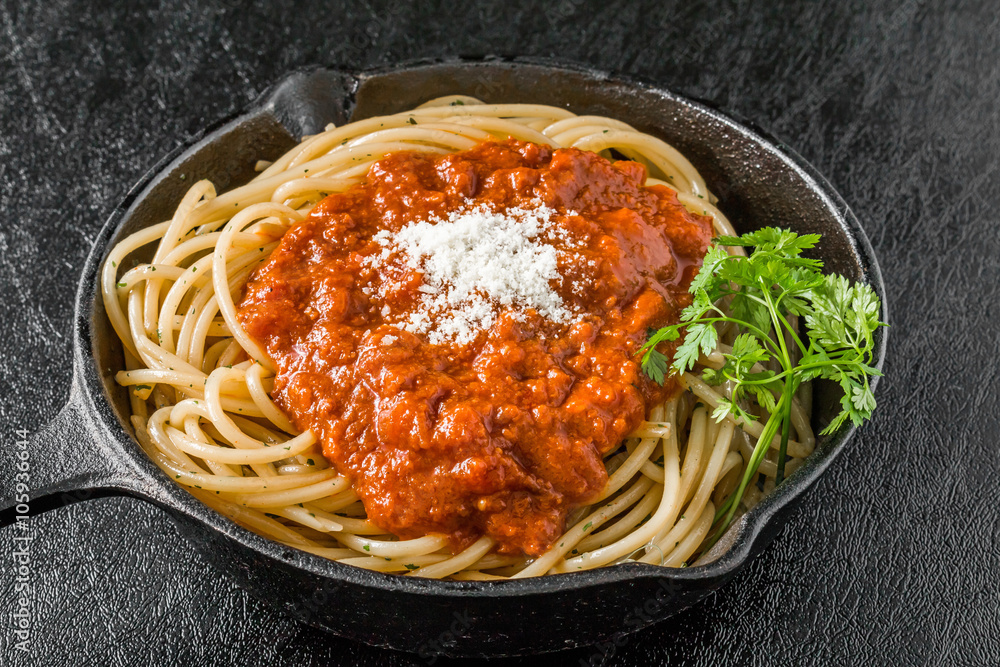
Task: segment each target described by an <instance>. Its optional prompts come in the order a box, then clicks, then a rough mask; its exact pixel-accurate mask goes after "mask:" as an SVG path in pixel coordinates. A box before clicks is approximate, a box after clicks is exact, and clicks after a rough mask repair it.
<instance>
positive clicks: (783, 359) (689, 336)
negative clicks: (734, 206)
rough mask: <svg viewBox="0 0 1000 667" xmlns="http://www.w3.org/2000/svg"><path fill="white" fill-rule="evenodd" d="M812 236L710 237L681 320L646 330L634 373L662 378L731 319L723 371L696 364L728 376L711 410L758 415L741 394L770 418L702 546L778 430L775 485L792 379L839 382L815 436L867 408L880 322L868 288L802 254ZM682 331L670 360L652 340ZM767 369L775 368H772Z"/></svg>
mask: <svg viewBox="0 0 1000 667" xmlns="http://www.w3.org/2000/svg"><path fill="white" fill-rule="evenodd" d="M819 239H820V236H819V234H801V235H799V234H796V233H794V232H792V231H789V230H785V229H777V228H774V227H765V228H764V229H760V230H758V231H755V232H750V233H748V234H744V235H742V236H740V237H731V236H725V237H721V238H717V239H715V244H714V245H713V246H712V247H711V248H710V249H709V251H708V253H707V254H706V255H705V259H704V262H703V264H702V268H701V270H700V271H699V272H698V274H697V275H696V276H695V278H694V280H692V282H691V287H690V292H691V294H692V295H693V300H692V303H691V305H690V306H688V307H687V308H685V309H684V310H683V311H682V313H681V317H680V323H678V324H675V325H672V326H668V327H664V328H662V329H660V330H658V331H656V332H651V335H650V336H649V338H648V339H647V341H646V344H645V345H644V346H643V348H642V350H641V351H642V352H643V357H642V368H643V370H644V371H645V372H646V374H647V375H648V376H649V377H650V378H651V379H652V380H654V381H655V382H657V383H660V384H662V383H663V380H664V378H665V376H666V375H668V374H678V375H680V374H682V373H685V372H687V371H688V370H691V369H692V368H694V366H695V364H696V363H697V361H698V359H699V358H700V357H701V356H702V355H707V354H709V353H711V352H712V351H713V350H714V349H715V348H716V345H717V343H718V328H717V327H718V326H720V325H723V324H724V323H733V324H735V325H736V326H737V327H738V329H739V331H740V332H741V333H739V335H738V336H736V339H735V340H734V341H733V346H732V350H731V351H729V352H725V353H723V357H724V359H725V363H724V365H723V366H722V368H720V369H714V368H705V369H704V370H703V371H702V379H703V380H704V381H705V382H707V383H708V384H710V385H716V386H718V385H721V384H723V383H724V382H728V383H730V385H729V386H730V392H729V393H730V396H729V397H725V396H724V397H722V398H721V400H720V401H719V404H718V406H717V407H716V408H715V411H714V412H713V413H712V416H713V417H714V418H715V419H716V420H717V421H722V420H723V419H724V418H726V416H728V415H730V414H731V415H733V417H735V418H736V419H737V420H738V421H739V420H743V421H745V422H748V421H755V420H756V419H757V416H756V415H755V414H753V413H752V412H751V411H750V410H749V409H747V408H746V407H745V406H746V405H747V402H746V399H748V398H753V399H755V400H756V401H757V403H758V404H759V405H760V406H761V407H762V408H764V409H765V410H766V411H767V413H768V414H769V417H768V419H767V422H766V423H765V425H764V427H763V433H762V434H761V437H760V438H759V439H758V442H757V445H756V447H755V448H754V451H753V453H752V455H751V456H750V460H749V461H748V462H747V467H746V471H745V472H744V474H743V478H742V480H741V481H740V485H739V487H738V488H737V490H736V492H735V493H733V494H731V495H730V497H729V498H728V500H727V501H726V502H725V503H724V504H723V505H722V506H721V507H720V508H719V509H718V511H717V513H716V516H715V523H718V522H719V520H720V519H721V520H722V521H721V524H719V528H718V530H717V531H716V533H715V534H714V536H713V537H712V538H711V540H710V541H709V545H711V544H713V543H714V542H715V540H717V539H718V538H719V537H720V536H721V535H722V533H723V532H725V529H726V528H727V527H728V526H729V524H730V522H731V521H732V519H733V515H734V514H735V512H736V509H737V508H738V507H739V503H740V500H741V499H742V498H743V494H744V492H745V491H746V488H747V486H748V485H749V484H750V482H751V481H752V480H754V479H756V474H757V469H758V468H759V467H760V463H761V461H762V460H763V459H764V455H765V454H766V453H767V450H768V448H769V447H770V445H771V442H772V441H773V439H774V437H775V436H776V435H777V434H778V432H779V430H780V433H781V436H780V441H779V443H780V444H779V448H778V460H777V475H776V478H775V483H776V484H780V483H781V482H782V480H783V478H784V471H785V458H786V452H787V448H788V437H789V428H790V426H791V412H792V399H793V397H794V396H795V392H796V390H797V389H798V388H799V385H800V384H801V383H803V382H806V381H808V380H812V379H814V378H826V379H828V380H832V381H834V382H836V383H838V384H839V385H840V387H841V388H842V389H843V392H844V395H843V398H842V399H841V401H840V405H841V408H842V409H841V411H840V413H839V414H838V415H837V416H836V417H834V419H833V421H831V422H830V424H829V425H827V426H826V428H824V429H823V431H822V432H821V435H825V434H828V433H832V432H834V431H836V430H837V429H838V428H840V426H841V425H842V424H843V423H844V422H845V421H846V420H848V419H850V420H851V422H852V423H854V424H855V425H858V426H860V425H861V424H862V423H863V422H864V421H865V420H866V419H868V418H870V417H871V414H872V410H874V409H875V396H874V394H873V393H872V388H871V384H870V381H869V378H870V377H872V376H876V375H881V373H880V372H879V371H878V369H876V368H874V367H873V366H872V364H873V363H874V354H875V351H874V333H875V330H876V329H877V328H878V327H880V326H886V325H885V323H884V322H881V321H880V320H879V314H880V312H881V303H880V301H879V298H878V296H877V295H876V294H875V293H874V292H873V291H872V289H871V287H869V286H868V285H864V284H861V283H854V284H852V283H851V282H850V281H849V280H847V279H846V278H844V277H843V276H839V275H835V274H830V275H824V274H823V273H822V268H823V263H822V262H820V261H819V260H816V259H810V258H808V257H803V256H802V253H803V251H806V250H809V249H810V248H812V247H814V246H815V245H816V243H817V242H818V241H819ZM734 246H742V247H746V248H750V247H752V248H753V249H754V250H753V252H752V253H751V254H750V255H749V256H744V255H742V254H730V252H729V251H728V250H727V248H728V247H734ZM726 303H728V312H727V310H725V309H724V305H723V304H726ZM790 315H795V316H798V317H800V318H802V319H803V320H804V321H805V336H802V335H800V334H801V331H799V329H798V328H797V327H795V326H792V325H791V324H790V323H789V316H790ZM682 333H683V335H684V339H683V341H681V343H680V344H679V345H678V347H677V349H676V351H675V353H674V356H673V360H672V361H671V360H670V359H669V358H668V357H667V356H666V355H665V354H664V353H663V352H661V351H660V350H658V349H657V346H658V345H659V344H660V343H662V342H664V341H676V340H678V339H679V338H680V337H681V334H682ZM796 357H798V362H797V363H796V362H794V361H793V359H795V358H796ZM774 361H776V362H777V363H776V364H775V363H773V362H774ZM769 362H771V363H769ZM767 365H770V366H771V368H769V367H767ZM775 366H776V367H779V368H780V369H781V370H780V371H775V370H772V368H773V367H775Z"/></svg>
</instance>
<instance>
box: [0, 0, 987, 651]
mask: <svg viewBox="0 0 1000 667" xmlns="http://www.w3.org/2000/svg"><path fill="white" fill-rule="evenodd" d="M538 4H539V5H541V3H538ZM163 5H166V6H163ZM163 5H161V3H154V2H137V3H120V5H119V6H116V7H115V8H103V7H99V6H98V5H96V4H88V3H73V2H65V1H62V0H57V1H54V2H41V1H32V2H27V1H24V2H18V1H13V0H12V1H6V0H5V1H3V2H0V23H2V33H0V313H2V320H0V359H2V361H0V438H2V449H3V450H4V451H7V452H9V451H10V449H11V448H12V446H13V443H14V440H15V439H16V430H17V429H20V428H24V429H29V430H35V429H37V428H38V427H39V426H40V425H41V424H43V423H44V422H46V421H47V420H48V419H50V418H51V417H52V416H53V415H54V414H55V412H56V411H57V410H58V408H59V407H60V406H61V405H62V403H63V401H64V400H65V397H66V392H67V382H68V380H69V360H70V338H69V329H70V317H71V308H72V295H73V291H74V287H75V284H76V280H77V274H78V271H79V267H80V266H81V265H82V262H83V260H84V257H85V256H86V254H87V252H88V250H89V248H90V243H91V239H92V238H93V237H94V236H95V234H96V232H97V230H98V228H99V227H100V225H101V224H102V222H103V220H104V219H105V217H106V215H107V214H108V212H109V211H110V210H111V209H112V208H113V207H114V205H115V204H116V203H117V201H118V200H119V199H120V198H121V197H122V196H123V195H124V193H125V192H126V191H127V189H128V188H129V186H130V185H131V183H133V182H134V181H135V180H136V179H138V177H139V176H140V175H142V174H143V173H144V171H145V170H146V169H147V168H149V167H150V166H151V165H152V164H154V162H155V161H156V160H157V159H158V158H159V157H160V156H162V155H163V154H165V153H166V152H168V151H169V150H171V149H173V148H174V147H176V146H177V145H179V144H180V143H181V142H182V141H183V140H184V138H185V137H188V136H190V135H191V134H193V133H195V132H196V131H198V130H199V129H200V128H202V127H203V126H205V125H207V124H209V123H211V122H213V121H215V120H217V119H219V118H221V117H223V116H225V115H228V114H230V113H231V112H233V111H236V110H238V109H239V108H241V107H242V106H244V105H245V104H246V103H247V102H249V101H250V100H251V99H253V98H254V97H255V96H256V95H257V93H259V92H260V91H261V90H263V89H264V88H265V87H266V86H267V85H268V84H269V83H270V82H272V81H274V80H275V79H277V78H278V77H280V76H281V75H283V74H284V73H286V72H288V71H289V70H292V69H294V68H297V67H299V66H302V65H307V64H313V63H320V64H341V65H345V66H347V67H348V68H358V67H362V66H370V65H379V64H391V63H397V62H400V61H403V60H409V59H413V58H420V57H437V56H448V55H482V54H490V53H500V54H512V55H530V56H557V57H560V58H565V59H570V60H575V61H578V62H581V63H585V64H590V65H593V66H597V67H599V68H604V69H608V70H613V71H618V72H623V73H627V74H633V75H638V76H642V77H646V78H649V79H652V80H654V81H656V82H658V83H660V84H663V85H665V86H666V87H669V88H672V89H674V90H676V91H678V92H681V93H684V94H687V95H690V96H693V97H697V98H702V99H707V100H710V101H712V102H714V103H716V104H718V105H719V106H721V107H722V108H724V109H728V110H730V111H733V112H735V113H737V114H739V115H741V116H743V117H745V118H748V119H750V120H752V121H753V122H755V123H757V124H758V125H760V126H762V127H764V128H765V129H767V130H769V131H770V132H772V133H773V134H775V135H776V136H778V137H779V138H781V139H783V140H785V141H786V142H787V143H788V144H789V145H791V146H793V147H794V148H795V149H796V150H798V151H799V152H800V153H801V154H802V155H803V156H805V157H806V159H808V160H810V161H811V162H813V164H815V165H816V166H817V167H818V168H819V170H820V171H821V172H823V173H824V174H826V175H827V176H828V177H829V178H830V180H831V181H832V182H833V184H834V185H835V186H836V187H837V188H838V189H839V190H840V192H841V193H842V194H843V196H844V198H845V199H846V200H847V201H848V203H849V204H850V205H851V206H852V207H853V209H854V211H855V213H856V214H857V215H858V218H859V219H860V220H861V222H862V225H863V226H864V228H865V229H866V230H867V232H868V235H869V236H870V238H871V240H872V243H873V245H874V247H875V250H876V254H877V255H878V257H879V259H880V261H881V264H882V269H883V272H884V274H885V278H886V284H887V290H888V297H889V301H890V317H891V320H892V324H893V330H892V332H891V335H890V339H889V342H890V351H889V356H888V360H887V363H886V369H885V370H886V374H887V377H886V378H885V381H884V382H883V383H882V384H881V385H880V386H879V396H878V399H879V402H880V407H879V409H878V410H877V412H876V414H875V418H874V419H873V421H872V422H871V423H870V424H869V425H867V426H866V427H865V428H864V429H863V430H862V432H861V434H860V437H858V438H857V439H856V440H855V441H854V443H853V444H852V446H851V447H850V448H849V449H848V450H847V451H846V452H845V453H844V454H843V455H842V456H841V458H840V459H839V460H838V461H837V462H836V463H835V464H834V465H833V466H832V468H831V469H830V470H829V472H828V474H827V475H826V476H825V478H824V479H823V480H821V482H820V483H819V484H818V486H817V487H816V488H815V489H814V490H813V491H812V492H811V493H810V494H809V495H808V497H807V498H806V500H805V502H804V503H803V509H802V510H801V511H800V512H799V513H798V514H797V515H796V516H795V518H794V519H793V520H792V521H791V522H790V523H789V525H788V526H787V528H786V529H785V530H784V531H783V533H782V534H781V536H780V537H779V538H778V539H777V540H776V541H775V543H774V544H773V545H772V546H771V547H770V548H769V549H768V550H767V551H766V552H765V553H764V555H763V556H762V557H761V558H759V559H758V560H757V561H755V562H754V563H753V564H752V565H751V566H750V567H749V568H748V570H747V571H746V572H745V573H743V574H742V575H740V576H738V577H737V578H736V579H735V580H734V581H733V582H732V583H731V584H729V585H728V586H726V587H725V588H724V589H723V590H721V591H719V592H718V593H716V594H714V595H713V596H711V597H710V598H709V599H708V600H706V601H705V602H704V603H702V604H700V605H698V606H697V607H695V608H694V609H691V610H689V611H687V612H684V613H682V614H680V615H679V616H677V617H675V618H674V619H672V620H669V621H667V622H664V623H661V624H659V625H657V626H654V627H653V628H651V629H649V630H646V631H644V632H641V633H639V634H637V635H633V636H631V637H630V638H629V640H628V641H627V643H626V645H625V646H623V647H621V648H618V649H617V650H616V652H615V653H614V654H613V655H611V654H608V655H601V654H600V653H595V652H594V650H593V649H580V650H576V651H572V652H568V653H563V654H557V655H555V656H549V657H547V658H544V659H543V661H544V663H548V664H560V663H562V662H565V663H566V664H579V663H580V661H583V662H584V663H588V662H591V663H592V664H609V665H610V664H636V663H644V664H648V663H653V664H660V663H666V664H698V665H714V664H719V663H724V662H729V663H755V664H775V665H783V664H800V663H815V664H847V663H854V662H864V663H871V664H893V665H910V664H914V665H915V664H994V665H995V664H1000V504H998V502H997V496H998V494H997V490H998V488H1000V481H998V480H1000V446H998V435H1000V423H998V421H1000V420H998V416H997V408H998V403H1000V401H998V398H1000V383H998V372H1000V361H998V354H1000V334H998V333H997V326H996V322H997V320H998V312H997V311H998V306H997V298H998V296H1000V290H998V283H1000V234H998V233H997V230H996V227H997V223H998V222H1000V214H998V213H997V208H998V206H1000V178H998V176H997V173H996V171H997V165H998V151H1000V122H998V120H1000V24H998V21H997V12H996V7H995V5H994V3H992V2H981V3H978V4H977V3H954V2H947V3H931V2H925V1H922V0H903V1H902V2H892V3H884V4H881V5H880V6H877V7H871V6H869V3H867V2H830V3H818V2H817V3H812V2H770V3H753V4H751V3H749V2H727V1H719V2H712V3H707V4H705V5H699V4H696V3H692V2H686V3H669V2H662V1H660V2H652V3H645V4H633V5H627V6H617V5H615V4H613V3H611V2H597V3H583V2H577V1H573V0H563V1H556V2H551V3H546V5H545V6H544V7H543V6H535V5H534V3H515V2H504V3H492V4H491V3H476V4H475V5H473V4H469V5H468V6H458V4H457V3H441V4H438V3H425V4H422V5H421V6H420V7H419V8H417V7H413V6H407V5H404V4H402V3H400V2H392V3H390V4H382V3H375V2H372V3H367V2H357V3H350V4H349V5H346V6H338V5H337V4H335V3H332V2H325V3H315V4H313V5H312V6H311V7H306V6H305V5H304V4H295V5H293V4H290V3H268V4H259V5H257V6H252V7H243V6H242V5H240V4H238V3H236V2H218V1H215V2H201V1H194V0H189V1H188V2H182V3H176V4H173V3H163ZM5 456H6V455H5ZM4 492H5V493H6V492H7V490H5V491H4ZM164 517H165V515H164V514H162V513H161V512H160V511H158V510H156V509H154V508H152V507H150V506H147V505H145V504H143V503H141V502H139V501H135V500H128V499H103V500H95V501H92V502H89V503H82V504H78V505H74V506H71V507H67V508H63V509H59V510H56V511H53V512H50V513H48V514H46V515H42V516H39V517H36V518H34V519H33V520H32V522H33V523H32V525H33V528H34V530H35V533H36V534H37V539H36V540H35V541H34V543H33V546H32V558H33V565H32V568H33V575H32V576H33V607H32V609H33V633H34V634H33V638H32V651H33V652H32V654H31V656H30V658H29V659H28V660H27V661H26V660H25V656H23V655H21V654H19V653H17V652H16V651H14V650H13V648H12V645H11V639H12V637H11V634H10V627H11V626H10V623H9V619H10V613H11V611H12V610H13V608H14V606H13V605H14V602H13V597H14V596H13V594H12V590H13V585H14V582H13V577H12V574H11V571H10V558H9V556H8V555H7V554H8V552H9V551H10V550H11V548H12V545H13V542H12V541H11V538H12V536H13V533H12V532H11V531H10V530H4V531H0V545H2V546H0V553H2V554H4V562H3V564H2V566H0V628H2V629H0V642H2V645H0V663H2V664H20V663H27V664H35V665H74V666H75V665H84V664H88V665H89V664H94V665H126V664H129V665H132V664H135V665H150V664H228V663H237V664H254V665H257V664H261V665H263V664H274V665H298V664H375V665H404V664H411V663H413V662H415V661H417V662H418V661H419V660H418V658H417V657H416V656H410V655H406V654H401V653H391V652H383V651H377V650H374V649H370V648H367V647H364V646H361V645H357V644H353V643H351V642H348V641H345V640H340V639H338V638H336V637H334V636H332V635H327V634H324V633H322V632H320V631H317V630H313V629H311V628H308V627H306V626H303V625H300V624H298V623H297V622H296V621H294V620H292V619H291V618H287V617H285V616H282V615H279V614H277V613H275V612H272V611H271V610H270V609H269V608H268V607H267V606H265V605H263V604H262V603H260V602H258V601H256V600H255V599H254V598H252V597H250V596H249V595H248V594H247V593H245V592H243V591H242V590H240V589H238V588H236V587H235V586H234V585H233V584H232V583H231V582H229V581H228V580H225V579H220V578H219V577H218V576H216V575H215V574H214V573H213V572H212V571H210V570H209V569H207V565H206V563H205V562H204V561H203V560H202V558H201V557H199V556H197V555H195V554H193V553H192V552H191V551H189V549H188V547H187V546H186V544H185V543H184V542H182V541H181V539H180V538H179V536H178V535H177V534H176V532H175V531H174V529H173V527H172V525H171V524H170V522H169V521H165V520H164ZM404 611H406V612H408V613H419V610H404ZM441 662H442V663H443V662H444V661H441ZM541 662H542V661H540V663H541Z"/></svg>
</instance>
